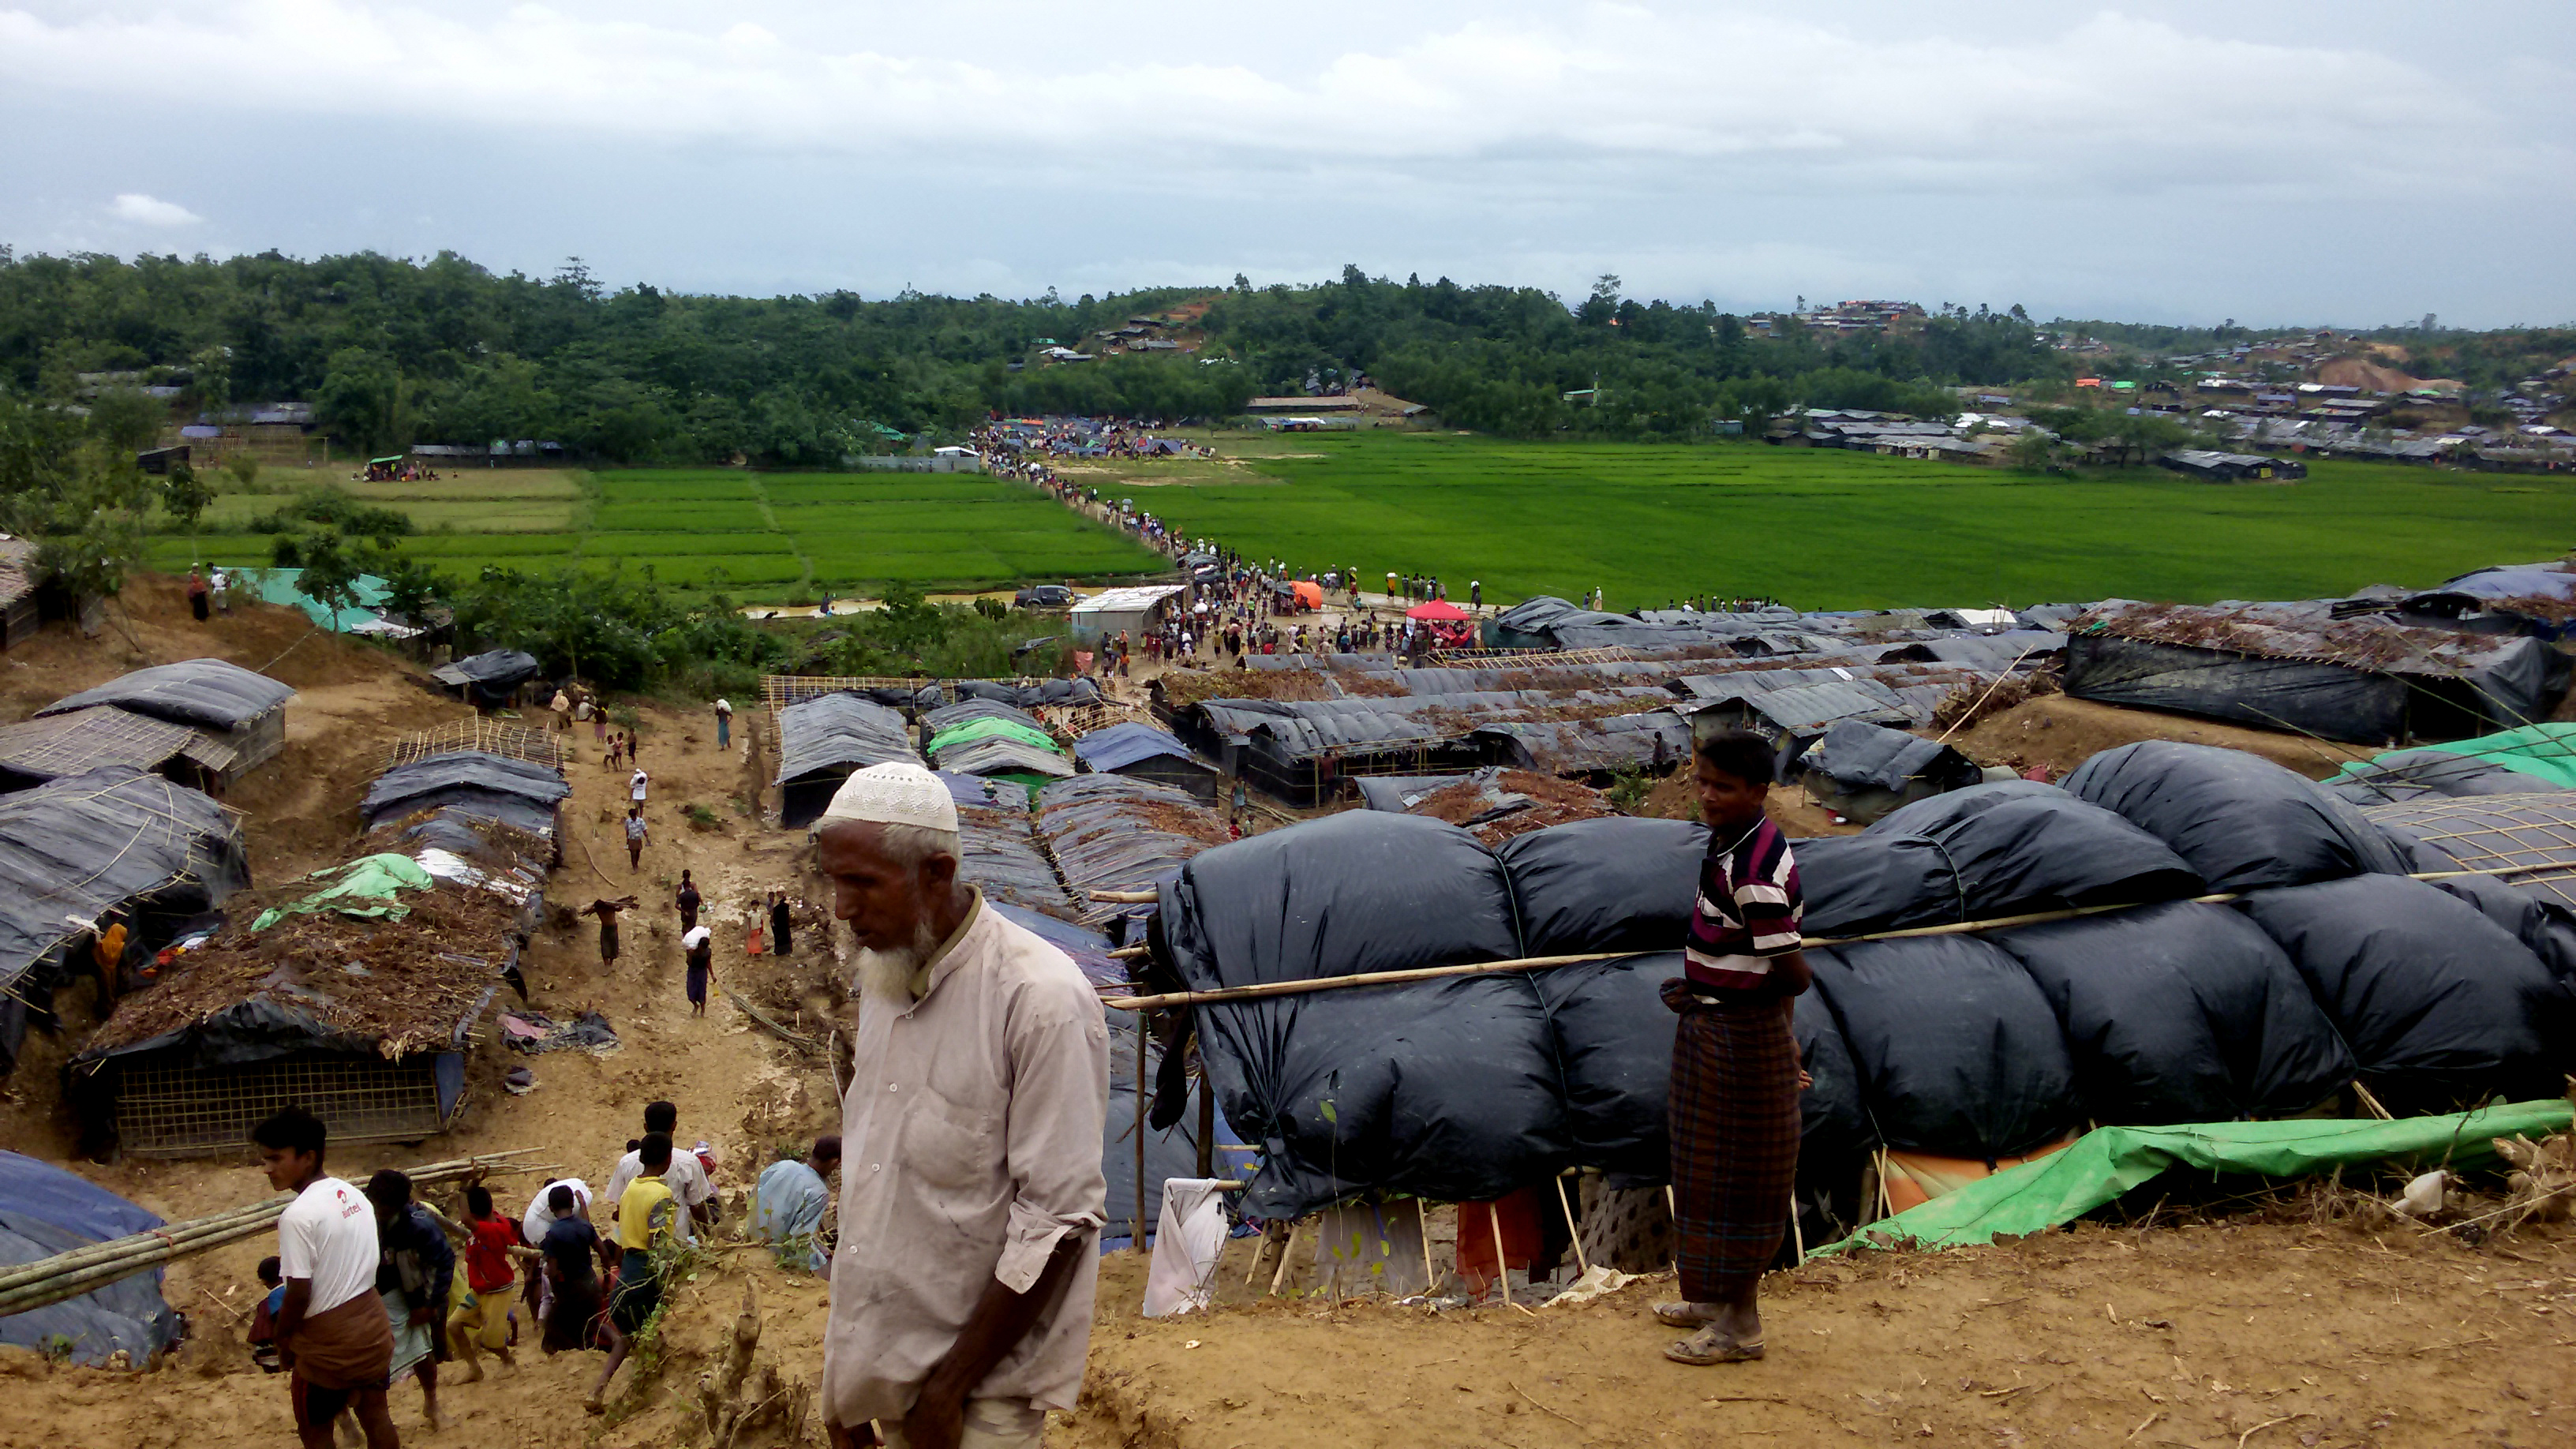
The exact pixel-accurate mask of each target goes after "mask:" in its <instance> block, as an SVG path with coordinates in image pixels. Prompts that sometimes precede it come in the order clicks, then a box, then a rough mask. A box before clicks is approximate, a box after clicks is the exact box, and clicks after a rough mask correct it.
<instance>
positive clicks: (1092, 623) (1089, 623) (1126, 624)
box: [1066, 584, 1183, 644]
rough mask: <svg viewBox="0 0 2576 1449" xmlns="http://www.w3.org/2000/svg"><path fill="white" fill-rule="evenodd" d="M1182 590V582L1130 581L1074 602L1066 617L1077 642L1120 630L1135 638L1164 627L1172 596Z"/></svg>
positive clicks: (1111, 636) (1092, 641) (1093, 641)
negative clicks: (1140, 582) (1123, 585)
mask: <svg viewBox="0 0 2576 1449" xmlns="http://www.w3.org/2000/svg"><path fill="white" fill-rule="evenodd" d="M1182 592H1183V589H1182V586H1181V585H1179V584H1131V585H1128V586H1126V587H1124V588H1116V589H1103V590H1101V591H1100V592H1099V593H1096V594H1093V595H1092V596H1091V597H1089V598H1087V599H1084V600H1082V601H1081V602H1079V603H1077V604H1075V605H1074V606H1073V608H1072V610H1071V612H1070V613H1068V614H1067V616H1066V619H1067V622H1068V623H1069V624H1070V625H1071V627H1072V629H1073V639H1074V642H1075V643H1077V644H1097V643H1099V642H1100V641H1102V640H1104V639H1115V638H1117V637H1118V635H1119V633H1120V632H1121V631H1124V632H1125V633H1126V635H1127V637H1128V639H1129V640H1130V641H1133V640H1137V639H1141V638H1143V637H1144V636H1145V635H1147V634H1150V633H1152V632H1153V631H1155V630H1157V629H1160V628H1162V627H1163V618H1164V615H1165V613H1166V612H1168V611H1169V610H1170V608H1171V606H1172V600H1174V599H1175V598H1178V597H1179V596H1180V595H1181V593H1182Z"/></svg>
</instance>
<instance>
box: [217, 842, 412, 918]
mask: <svg viewBox="0 0 2576 1449" xmlns="http://www.w3.org/2000/svg"><path fill="white" fill-rule="evenodd" d="M313 878H314V879H315V880H327V881H329V882H331V884H330V885H328V886H326V887H324V888H323V889H321V890H318V891H315V892H314V893H313V894H311V895H309V896H306V897H305V898H304V899H302V900H300V901H290V902H288V903H287V904H285V905H282V906H274V907H271V908H270V909H268V910H265V911H262V912H260V915H259V919H258V920H255V921H253V922H251V923H250V928H251V929H252V930H254V931H265V930H267V929H268V928H269V927H271V926H273V925H276V924H277V923H278V921H279V920H280V919H282V918H284V917H286V916H290V915H293V916H309V915H311V914H313V913H314V912H315V911H336V912H338V913H339V914H341V915H344V916H382V917H384V918H385V919H386V920H389V921H399V920H401V919H402V918H403V917H404V916H407V915H409V914H411V907H409V906H406V905H401V904H398V903H397V902H396V901H395V900H394V893H395V892H396V891H407V890H409V891H425V890H428V889H429V888H430V886H431V885H432V884H433V882H432V881H431V880H430V877H429V872H428V871H425V870H423V869H421V866H420V862H419V861H416V860H414V859H412V858H411V857H410V856H408V855H390V854H388V855H362V856H360V857H358V858H357V859H356V860H353V861H350V862H349V863H348V864H347V865H335V866H332V867H331V868H330V869H328V870H317V871H315V872H313Z"/></svg>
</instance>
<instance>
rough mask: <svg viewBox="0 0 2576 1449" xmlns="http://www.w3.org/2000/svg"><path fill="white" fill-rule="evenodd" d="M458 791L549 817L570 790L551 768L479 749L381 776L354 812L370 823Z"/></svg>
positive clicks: (437, 757)
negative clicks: (511, 802)
mask: <svg viewBox="0 0 2576 1449" xmlns="http://www.w3.org/2000/svg"><path fill="white" fill-rule="evenodd" d="M460 788H462V789H471V790H475V791H479V792H481V793H484V794H488V795H498V796H503V797H507V798H511V799H517V800H524V801H526V802H528V803H529V804H531V805H535V806H539V807H542V809H543V812H544V814H545V815H546V816H547V817H548V818H551V817H552V815H553V813H554V805H555V803H556V802H557V801H559V800H562V799H564V798H565V797H566V796H569V795H570V794H572V786H570V785H568V784H566V783H564V777H563V772H562V771H560V770H557V769H555V768H554V767H553V766H551V765H540V764H537V763H536V762H535V761H532V760H514V759H511V758H509V757H508V756H506V755H494V754H486V753H484V752H483V751H480V750H456V751H452V752H450V753H447V754H443V755H431V756H429V757H427V758H425V759H419V760H414V761H412V762H411V763H409V764H406V765H396V766H395V767H393V768H392V769H390V770H387V771H385V772H384V773H383V774H381V775H379V776H377V777H376V781H375V783H374V784H372V785H369V786H368V787H367V798H365V799H364V800H361V801H359V802H358V811H359V813H360V814H362V815H365V816H366V817H367V820H368V823H370V824H374V823H375V822H376V821H378V820H379V819H380V818H381V817H383V816H384V815H386V814H387V813H388V812H391V811H399V812H400V813H403V814H409V813H410V812H411V810H413V809H415V808H418V807H415V806H413V805H411V804H410V802H411V801H414V800H418V799H420V798H421V797H423V796H428V795H434V794H441V793H444V792H447V791H452V790H457V789H460Z"/></svg>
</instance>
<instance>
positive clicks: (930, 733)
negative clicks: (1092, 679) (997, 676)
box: [921, 698, 1046, 739]
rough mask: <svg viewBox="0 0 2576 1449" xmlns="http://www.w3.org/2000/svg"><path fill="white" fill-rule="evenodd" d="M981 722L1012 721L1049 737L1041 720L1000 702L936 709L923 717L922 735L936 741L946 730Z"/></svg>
mask: <svg viewBox="0 0 2576 1449" xmlns="http://www.w3.org/2000/svg"><path fill="white" fill-rule="evenodd" d="M979 719H1002V720H1009V721H1010V722H1011V723H1013V724H1016V725H1026V726H1028V727H1029V728H1030V729H1033V730H1036V731H1037V732H1039V733H1040V734H1044V733H1046V726H1045V725H1044V724H1041V723H1039V721H1038V717H1037V716H1036V715H1033V714H1031V713H1029V712H1028V711H1027V710H1024V709H1021V708H1019V707H1018V706H1016V705H1012V704H1008V703H1005V702H1003V701H1000V700H993V699H982V698H970V699H961V700H959V701H958V702H957V703H955V704H952V705H946V706H943V707H941V708H939V709H934V710H932V711H930V712H929V713H928V714H925V715H923V716H922V717H921V728H922V734H923V736H924V737H925V738H929V739H936V738H938V736H939V732H940V731H942V730H945V729H949V728H952V727H954V726H957V725H962V724H965V723H966V722H968V721H969V720H979Z"/></svg>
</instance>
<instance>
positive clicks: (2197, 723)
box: [1950, 694, 2379, 780]
mask: <svg viewBox="0 0 2576 1449" xmlns="http://www.w3.org/2000/svg"><path fill="white" fill-rule="evenodd" d="M2140 740H2180V741H2183V742H2185V743H2187V744H2195V745H2221V746H2224V747H2226V748H2228V749H2231V750H2244V751H2246V752H2248V753H2250V754H2256V755H2261V756H2262V757H2263V758H2265V759H2267V760H2270V761H2272V762H2273V763H2274V764H2277V765H2284V766H2287V767H2288V768H2290V769H2293V770H2296V771H2298V772H2299V773H2300V774H2302V775H2306V776H2308V777H2309V778H2310V779H2319V780H2321V779H2324V778H2325V777H2327V776H2329V775H2332V774H2334V773H2335V772H2337V771H2338V770H2340V769H2342V768H2343V765H2344V762H2345V761H2347V760H2367V759H2369V758H2370V757H2372V756H2373V755H2376V754H2378V753H2379V751H2378V750H2377V749H2375V748H2365V747H2362V746H2357V745H2344V744H2337V743H2335V742H2333V741H2329V740H2318V739H2311V738H2309V737H2308V736H2305V735H2294V734H2283V733H2279V732H2276V731H2272V730H2254V729H2246V728H2244V727H2242V726H2239V725H2231V724H2221V723H2219V722H2218V721H2216V720H2205V719H2194V718H2192V717H2191V716H2189V715H2178V714H2160V713H2157V712H2156V711H2154V710H2144V709H2122V708H2121V707H2120V706H2118V705H2115V704H2097V703H2095V702H2094V701H2092V700H2089V699H2073V698H2069V697H2068V696H2066V695H2062V694H2051V695H2044V696H2042V697H2040V698H2038V699H2034V700H2028V701H2025V702H2024V703H2022V704H2018V705H2015V706H2014V707H2013V708H2011V709H2008V710H2002V711H1998V712H1997V713H1995V714H1991V715H1988V716H1987V717H1985V718H1984V719H1981V720H1979V721H1977V722H1976V723H1975V724H1974V725H1971V726H1970V727H1968V728H1967V729H1964V730H1961V731H1959V732H1958V733H1957V734H1954V735H1952V736H1950V743H1951V744H1953V745H1956V746H1957V747H1958V749H1959V752H1960V753H1961V754H1964V755H1966V756H1967V757H1968V758H1969V759H1972V760H1975V761H1976V762H1977V763H1978V764H1981V765H2010V766H2012V767H2013V768H2015V769H2026V768H2029V767H2031V766H2034V765H2036V766H2044V767H2046V768H2047V769H2048V771H2049V772H2050V778H2051V779H2059V778H2063V777H2064V776H2065V774H2066V772H2067V771H2069V770H2072V769H2074V768H2075V767H2076V766H2077V765H2080V764H2082V763H2084V762H2085V761H2086V760H2089V759H2091V758H2092V757H2093V756H2095V755H2098V754H2100V753H2101V752H2102V751H2104V750H2108V749H2116V748H2118V747H2119V746H2121V745H2128V744H2135V743H2137V742H2138V741H2140Z"/></svg>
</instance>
